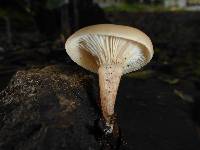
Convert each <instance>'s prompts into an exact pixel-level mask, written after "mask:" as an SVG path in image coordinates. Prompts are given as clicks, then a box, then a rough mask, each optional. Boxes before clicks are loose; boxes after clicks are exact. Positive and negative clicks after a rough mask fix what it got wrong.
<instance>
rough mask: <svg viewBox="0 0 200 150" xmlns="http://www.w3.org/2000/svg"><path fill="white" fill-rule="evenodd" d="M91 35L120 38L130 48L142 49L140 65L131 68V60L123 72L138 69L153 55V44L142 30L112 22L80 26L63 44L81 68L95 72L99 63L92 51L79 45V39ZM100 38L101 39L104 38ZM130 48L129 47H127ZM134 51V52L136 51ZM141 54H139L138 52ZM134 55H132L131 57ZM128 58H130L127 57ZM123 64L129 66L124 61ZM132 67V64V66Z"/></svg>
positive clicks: (130, 53)
mask: <svg viewBox="0 0 200 150" xmlns="http://www.w3.org/2000/svg"><path fill="white" fill-rule="evenodd" d="M87 35H89V36H93V35H102V36H108V37H109V36H111V37H116V38H119V39H122V40H124V41H129V43H130V42H131V43H132V48H133V49H135V48H137V51H138V52H140V51H142V52H141V53H142V55H143V56H144V57H145V59H144V60H142V61H144V62H143V63H142V64H141V65H140V66H137V67H135V68H133V69H132V66H133V65H134V64H135V62H133V63H132V64H130V65H131V69H128V70H126V68H125V69H124V70H125V71H124V73H128V72H131V71H134V70H138V69H139V68H141V67H142V66H144V65H145V64H146V63H148V62H149V61H150V60H151V58H152V56H153V45H152V42H151V40H150V38H149V37H148V36H147V35H146V34H145V33H143V32H142V31H140V30H138V29H136V28H132V27H128V26H123V25H114V24H99V25H92V26H88V27H85V28H82V29H80V30H78V31H77V32H75V33H74V34H73V35H71V36H70V37H69V38H68V39H67V41H66V44H65V49H66V52H67V53H68V55H69V56H70V57H71V59H72V60H73V61H74V62H76V63H77V64H79V65H80V66H82V67H83V68H85V69H87V70H90V71H92V72H95V73H96V72H97V71H98V67H99V64H98V63H97V62H96V59H97V58H96V56H95V55H94V54H93V53H90V51H88V50H87V49H84V48H81V47H80V41H81V39H82V38H84V37H85V36H87ZM104 39H105V38H102V39H101V40H104ZM108 41H109V40H108ZM129 49H130V50H131V47H129ZM137 51H136V53H137ZM127 54H128V55H134V51H133V52H129V53H127ZM140 55H141V54H140ZM134 58H135V57H134V56H133V59H134ZM129 59H131V58H130V57H129ZM124 66H129V65H128V63H127V62H126V63H125V65H124ZM133 67H134V66H133Z"/></svg>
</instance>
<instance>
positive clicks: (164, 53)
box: [0, 0, 200, 150]
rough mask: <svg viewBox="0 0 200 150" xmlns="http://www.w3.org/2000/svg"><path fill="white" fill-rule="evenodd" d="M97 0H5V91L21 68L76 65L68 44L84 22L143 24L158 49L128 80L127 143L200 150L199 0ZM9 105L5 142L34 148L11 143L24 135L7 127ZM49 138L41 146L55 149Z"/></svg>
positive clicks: (1, 86) (1, 12)
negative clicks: (67, 48)
mask: <svg viewBox="0 0 200 150" xmlns="http://www.w3.org/2000/svg"><path fill="white" fill-rule="evenodd" d="M97 1H98V0H96V1H95V2H93V1H92V0H69V1H68V0H66V1H65V0H0V91H2V93H4V92H5V89H6V87H7V85H8V84H10V79H11V78H12V77H13V75H15V74H16V72H17V71H20V70H29V69H32V68H43V67H47V66H51V65H62V66H66V65H67V66H69V67H67V69H66V70H65V71H71V70H73V69H71V68H70V66H71V67H77V65H76V64H75V63H74V62H72V61H71V60H70V58H69V56H68V55H67V54H66V52H65V49H64V43H65V41H66V39H67V37H68V36H69V35H71V34H72V33H73V32H75V31H76V30H77V29H79V28H82V27H85V26H88V25H93V24H100V23H113V24H122V25H128V26H132V27H136V28H139V29H140V30H142V31H144V32H145V33H146V34H147V35H148V36H149V37H150V38H151V40H152V42H153V45H154V51H155V54H154V57H153V59H152V61H151V62H150V63H149V64H148V65H147V66H146V67H144V68H143V69H142V70H140V71H137V72H135V73H130V74H128V75H125V76H123V78H122V80H121V84H120V87H119V94H118V97H117V103H116V112H117V114H118V122H119V127H120V129H121V134H122V135H121V139H123V140H121V141H125V142H124V143H128V144H124V145H126V146H127V148H124V149H134V150H147V149H148V150H161V149H162V150H198V149H200V127H199V125H200V93H199V91H200V52H199V46H200V36H199V35H200V12H199V10H200V5H199V4H200V2H198V1H196V2H194V1H192V0H188V1H187V2H186V6H181V5H179V3H178V0H174V1H175V2H174V3H171V4H167V3H166V1H167V0H166V1H165V0H138V1H137V0H135V1H134V0H121V1H120V0H118V1H113V2H112V0H110V1H109V0H107V2H106V1H103V0H102V1H100V0H99V1H98V2H97ZM183 1H184V0H183ZM183 1H182V2H183ZM176 2H177V3H176ZM166 5H167V6H166ZM105 30H106V29H105ZM77 70H79V72H86V74H89V75H92V76H95V78H97V77H96V75H94V74H92V73H90V72H87V71H85V70H83V69H81V68H79V67H78V68H77ZM95 81H96V80H95ZM97 85H98V84H97ZM90 94H91V93H90ZM1 96H2V95H1ZM2 97H3V96H2ZM2 97H0V98H2ZM2 101H3V98H2ZM0 104H1V103H0ZM6 107H7V106H6ZM6 107H5V106H4V105H3V104H2V105H1V106H0V117H1V121H2V124H1V125H0V133H1V134H0V148H3V149H5V150H7V149H8V150H10V149H16V150H18V149H27V150H28V149H31V147H28V148H27V147H26V144H24V145H25V146H24V147H23V146H21V145H20V146H11V145H17V144H16V143H18V142H17V140H19V141H20V140H21V139H20V138H19V137H17V138H16V137H15V136H14V135H10V134H7V133H9V132H15V127H14V126H13V127H12V126H11V127H10V128H9V129H7V131H5V128H4V126H6V119H5V118H6V117H3V116H4V115H5V114H9V113H11V112H6V111H5V109H6ZM9 107H10V106H9ZM3 114H4V115H3ZM3 118H4V119H3ZM11 124H12V123H11ZM22 124H25V123H24V122H22ZM16 130H17V129H16ZM5 132H6V133H5ZM23 133H24V132H23V131H22V134H23ZM57 134H58V135H59V134H60V133H55V135H57ZM95 134H96V133H95ZM53 135H54V134H53ZM73 135H75V136H79V134H78V133H74V134H72V136H73ZM5 137H7V138H10V139H11V140H5ZM61 137H62V136H61ZM66 137H67V136H66ZM13 139H15V140H13ZM27 139H28V138H26V140H27ZM26 140H25V141H26ZM51 140H52V139H51ZM39 141H40V140H39ZM69 141H70V140H69ZM97 141H98V140H97ZM24 143H26V142H24ZM41 143H42V144H41ZM50 143H51V142H50V140H48V138H47V141H46V142H40V144H41V145H42V147H39V148H38V147H37V148H35V149H49V147H48V146H49V144H50ZM71 143H73V141H71ZM97 143H98V142H97ZM120 143H121V144H120V145H123V144H122V143H123V142H120ZM35 144H36V145H37V144H38V143H35ZM40 144H39V145H40ZM79 144H80V143H79ZM2 145H3V146H2ZM22 145H23V144H22ZM50 145H51V144H50ZM97 145H98V144H97ZM100 145H101V144H100ZM126 146H125V147H126ZM22 147H23V148H22ZM50 147H51V146H50ZM80 147H81V146H80ZM86 147H87V146H86ZM94 147H95V146H94ZM97 147H98V146H97ZM33 149H34V148H33ZM52 149H60V148H59V147H56V146H55V147H54V148H52ZM71 149H73V148H71ZM83 149H86V148H83ZM87 149H89V147H87ZM91 149H92V148H91ZM94 149H98V148H94ZM121 149H122V148H121Z"/></svg>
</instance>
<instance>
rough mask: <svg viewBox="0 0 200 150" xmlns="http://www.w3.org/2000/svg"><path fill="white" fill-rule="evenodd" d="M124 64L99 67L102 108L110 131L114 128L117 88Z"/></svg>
mask: <svg viewBox="0 0 200 150" xmlns="http://www.w3.org/2000/svg"><path fill="white" fill-rule="evenodd" d="M122 72H123V68H122V65H118V64H110V65H102V66H100V67H99V70H98V73H99V86H100V98H101V110H102V114H103V117H104V120H105V123H106V126H108V127H109V131H107V132H109V133H111V132H112V130H113V125H114V122H113V119H112V118H113V115H114V106H115V99H116V95H117V90H118V86H119V82H120V78H121V76H122Z"/></svg>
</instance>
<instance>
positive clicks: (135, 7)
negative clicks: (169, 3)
mask: <svg viewBox="0 0 200 150" xmlns="http://www.w3.org/2000/svg"><path fill="white" fill-rule="evenodd" d="M104 10H105V11H106V12H154V11H157V12H166V11H183V9H180V8H171V7H168V8H166V7H164V6H163V5H147V4H127V3H121V4H118V5H113V6H109V7H106V8H104Z"/></svg>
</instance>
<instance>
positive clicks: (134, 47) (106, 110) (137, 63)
mask: <svg viewBox="0 0 200 150" xmlns="http://www.w3.org/2000/svg"><path fill="white" fill-rule="evenodd" d="M65 49H66V51H67V53H68V55H69V56H70V57H71V59H72V60H73V61H74V62H76V63H77V64H78V65H80V66H82V67H83V68H85V69H87V70H89V71H91V72H94V73H98V75H99V86H100V99H101V103H100V104H101V111H102V115H103V119H104V121H105V124H106V126H107V127H108V130H107V131H106V132H107V133H112V130H113V126H114V122H113V119H112V118H113V115H114V106H115V100H116V95H117V90H118V86H119V82H120V78H121V76H122V75H123V74H126V73H129V72H132V71H136V70H138V69H140V68H141V67H143V66H144V65H146V64H147V63H148V62H149V61H150V60H151V58H152V56H153V53H154V52H153V45H152V42H151V40H150V38H149V37H148V36H147V35H146V34H145V33H143V32H142V31H140V30H138V29H136V28H132V27H128V26H123V25H114V24H99V25H92V26H88V27H85V28H82V29H80V30H78V31H77V32H75V33H74V34H73V35H71V36H70V37H69V38H68V39H67V41H66V44H65Z"/></svg>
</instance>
